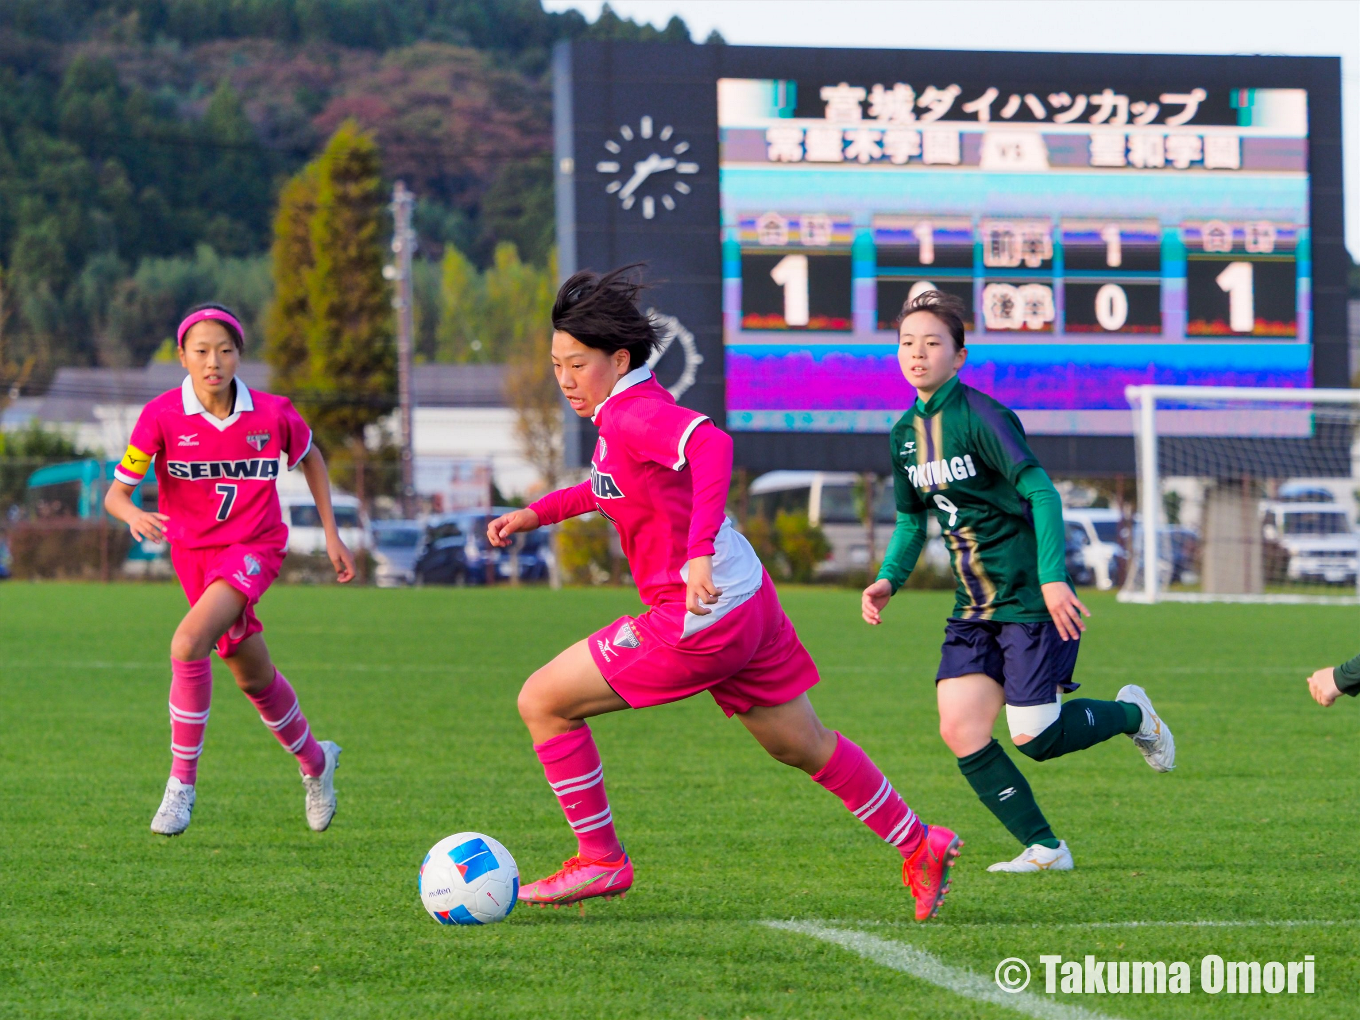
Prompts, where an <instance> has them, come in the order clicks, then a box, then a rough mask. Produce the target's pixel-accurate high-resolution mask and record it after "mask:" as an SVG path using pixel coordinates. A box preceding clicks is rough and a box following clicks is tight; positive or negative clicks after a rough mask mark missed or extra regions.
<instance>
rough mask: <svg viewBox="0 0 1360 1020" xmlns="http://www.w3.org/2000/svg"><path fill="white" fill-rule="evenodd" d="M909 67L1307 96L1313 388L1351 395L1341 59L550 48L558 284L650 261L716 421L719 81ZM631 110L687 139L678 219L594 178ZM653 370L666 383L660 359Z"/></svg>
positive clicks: (825, 466)
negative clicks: (687, 164)
mask: <svg viewBox="0 0 1360 1020" xmlns="http://www.w3.org/2000/svg"><path fill="white" fill-rule="evenodd" d="M907 67H909V68H910V72H911V75H912V77H913V79H916V78H922V79H928V80H937V81H942V80H945V79H948V80H951V81H952V80H955V79H969V78H971V79H982V78H985V79H987V80H988V81H990V82H995V83H997V84H1001V85H1005V84H1007V83H1010V82H1012V81H1014V82H1018V83H1024V82H1029V81H1032V80H1034V79H1035V78H1036V77H1045V78H1054V79H1060V80H1062V81H1063V82H1065V83H1068V82H1074V83H1076V84H1077V85H1078V86H1081V85H1084V84H1089V86H1090V87H1091V88H1093V89H1098V88H1102V87H1105V86H1106V85H1109V84H1118V85H1120V87H1127V88H1137V87H1139V86H1140V85H1143V84H1148V83H1153V82H1155V84H1156V85H1157V86H1158V87H1161V88H1166V89H1171V88H1184V89H1186V90H1188V89H1190V88H1192V87H1195V86H1199V87H1216V88H1222V89H1229V88H1247V87H1250V88H1294V89H1306V90H1307V92H1308V172H1309V189H1308V199H1309V227H1310V237H1311V245H1312V249H1311V254H1312V345H1313V380H1314V384H1315V385H1317V386H1323V387H1332V386H1348V385H1349V367H1348V357H1349V351H1348V338H1347V327H1346V274H1347V270H1348V268H1349V266H1350V259H1349V258H1348V256H1347V253H1346V248H1345V241H1344V222H1345V220H1344V197H1343V190H1342V150H1341V60H1340V58H1339V57H1279V56H1188V55H1134V54H1113V53H1100V54H1097V53H999V52H980V51H953V50H882V49H814V48H794V47H764V46H723V45H718V46H713V45H692V44H690V45H686V44H662V43H622V42H582V41H576V42H564V43H560V44H558V46H557V48H556V49H555V51H554V57H553V143H554V157H555V158H554V166H555V175H556V180H555V186H556V206H557V238H558V259H559V267H560V272H561V275H562V277H563V278H565V277H566V276H567V275H568V274H570V273H572V272H574V271H576V270H577V269H581V268H591V269H596V270H606V269H611V268H613V267H616V266H619V265H623V264H626V263H631V262H645V263H647V266H648V269H647V273H646V276H647V279H648V280H649V281H651V283H652V285H653V290H652V291H651V292H650V293H649V295H648V299H649V301H648V303H649V304H651V305H653V306H655V307H656V308H657V309H658V310H659V311H662V312H664V313H666V314H669V315H674V316H676V317H677V318H678V319H679V320H680V321H681V322H682V323H683V324H684V326H685V327H686V328H687V329H688V330H689V331H690V332H691V333H692V334H693V336H694V344H695V346H696V347H697V351H698V353H699V355H700V356H701V357H702V359H703V360H702V362H701V363H700V364H699V365H698V366H697V369H696V372H697V375H696V379H695V382H694V384H693V386H691V387H690V388H689V390H688V391H687V392H686V393H685V394H684V395H683V396H682V397H681V403H683V404H685V405H686V406H689V407H693V408H695V409H697V410H699V411H702V412H703V413H705V414H707V415H709V416H710V417H711V418H712V419H713V420H714V421H715V422H718V423H719V424H722V423H724V422H725V417H726V399H725V389H724V382H723V367H724V360H725V359H724V350H723V321H722V286H723V283H722V251H721V247H722V245H721V240H722V218H721V208H720V200H721V197H720V192H719V181H718V172H719V147H718V79H720V78H764V79H791V80H795V81H799V82H800V83H804V82H806V83H808V84H809V85H810V84H812V83H813V82H816V83H819V84H828V83H835V82H839V81H850V82H865V81H874V80H877V81H892V80H898V79H900V78H901V77H902V74H903V70H904V68H907ZM643 115H650V116H652V117H653V118H655V119H656V120H657V121H658V122H661V121H663V120H664V122H665V123H666V124H669V125H673V127H674V132H675V136H676V137H678V138H684V139H685V140H686V141H688V142H689V143H690V149H689V150H688V152H687V153H686V155H687V158H689V159H692V160H693V161H694V162H695V163H697V164H698V170H697V171H696V172H694V173H693V174H692V175H691V176H690V177H688V178H687V179H686V183H687V184H688V185H689V187H690V189H691V191H690V193H689V194H688V195H687V196H685V198H684V200H683V201H681V202H680V203H679V205H678V206H677V208H676V209H675V210H674V211H668V212H667V213H666V214H665V215H664V216H658V217H656V218H654V219H651V220H645V219H643V218H642V217H641V216H640V215H638V214H637V213H636V212H625V211H623V210H622V209H621V208H620V204H619V202H618V201H616V200H615V199H614V198H613V197H612V196H611V195H607V194H606V193H605V190H604V187H603V182H602V181H601V180H600V179H599V175H598V174H597V173H595V170H594V163H595V161H596V160H597V159H599V158H600V156H601V155H602V154H603V153H604V149H603V148H602V146H603V145H604V142H605V141H606V140H607V139H609V138H611V137H613V136H614V135H615V134H616V132H617V131H618V129H619V125H621V124H625V123H637V122H638V121H639V118H640V117H642V116H643ZM674 356H678V355H674ZM666 357H667V359H670V358H672V357H673V355H672V354H671V353H670V352H668V353H667V355H666ZM659 368H660V369H661V374H662V375H663V376H664V375H665V363H664V362H663V364H662V365H661V366H659ZM564 416H565V425H566V458H567V463H568V464H569V465H570V466H573V467H583V466H585V465H587V464H588V463H589V462H590V457H591V453H592V450H593V449H594V444H595V430H594V428H593V426H591V424H590V422H589V421H587V420H582V419H579V418H577V417H576V415H575V414H573V413H572V412H571V411H570V410H569V409H567V408H566V407H565V405H564ZM1031 438H1032V443H1033V446H1034V450H1035V453H1036V454H1037V455H1038V456H1039V457H1040V459H1041V460H1042V461H1043V462H1044V464H1045V466H1046V467H1047V468H1048V469H1049V470H1050V471H1051V472H1053V473H1054V474H1064V475H1084V476H1111V475H1117V474H1132V473H1133V471H1134V468H1135V462H1134V448H1133V440H1132V438H1131V437H1129V436H1110V435H1038V436H1033V437H1031ZM733 440H734V442H735V457H736V463H737V464H738V465H739V466H741V467H744V468H746V469H748V470H750V471H752V472H761V471H768V470H774V469H777V468H788V469H800V468H801V469H822V470H842V471H872V472H875V473H878V474H886V473H888V470H889V462H888V443H887V438H886V436H885V435H880V434H865V433H832V432H734V433H733Z"/></svg>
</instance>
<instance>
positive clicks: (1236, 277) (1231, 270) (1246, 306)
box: [1214, 262, 1256, 333]
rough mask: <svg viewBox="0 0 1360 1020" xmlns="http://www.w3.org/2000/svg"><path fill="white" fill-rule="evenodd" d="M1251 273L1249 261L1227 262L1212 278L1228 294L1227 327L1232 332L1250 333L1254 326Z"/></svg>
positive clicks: (1254, 306) (1254, 300)
mask: <svg viewBox="0 0 1360 1020" xmlns="http://www.w3.org/2000/svg"><path fill="white" fill-rule="evenodd" d="M1253 275H1254V274H1253V272H1252V265H1251V263H1250V262H1229V263H1228V265H1227V267H1226V268H1225V269H1224V270H1223V272H1221V273H1219V274H1218V276H1217V277H1216V278H1215V279H1214V282H1215V283H1217V284H1218V288H1219V290H1221V291H1223V292H1225V293H1226V294H1227V295H1228V328H1229V329H1231V330H1232V331H1233V332H1234V333H1250V332H1251V331H1252V330H1253V329H1255V328H1256V298H1255V294H1254V293H1253V287H1252V283H1253V280H1252V277H1253Z"/></svg>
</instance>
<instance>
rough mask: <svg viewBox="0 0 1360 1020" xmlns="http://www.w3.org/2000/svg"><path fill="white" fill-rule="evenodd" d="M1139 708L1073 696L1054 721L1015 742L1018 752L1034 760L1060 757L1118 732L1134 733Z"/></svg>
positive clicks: (1140, 715)
mask: <svg viewBox="0 0 1360 1020" xmlns="http://www.w3.org/2000/svg"><path fill="white" fill-rule="evenodd" d="M1142 722H1143V710H1142V709H1141V708H1139V707H1138V706H1137V705H1133V704H1130V703H1128V702H1126V701H1093V700H1091V699H1090V698H1077V699H1076V700H1075V701H1069V702H1067V703H1066V704H1064V705H1063V707H1062V714H1061V715H1059V716H1058V720H1057V722H1055V723H1053V725H1051V726H1049V727H1048V728H1047V729H1046V730H1044V732H1042V733H1040V734H1039V735H1038V736H1037V737H1035V738H1034V739H1033V740H1029V741H1026V742H1025V743H1023V744H1017V745H1016V748H1017V749H1018V750H1019V751H1020V753H1021V754H1023V755H1025V756H1027V757H1029V758H1033V759H1034V760H1035V761H1047V760H1048V759H1050V758H1061V757H1062V756H1063V755H1065V754H1071V753H1072V752H1073V751H1081V750H1083V749H1085V748H1088V747H1091V746H1092V745H1094V744H1099V743H1101V742H1102V741H1105V740H1109V739H1110V738H1111V737H1113V736H1115V735H1117V734H1120V733H1137V732H1138V727H1139V726H1140V725H1142Z"/></svg>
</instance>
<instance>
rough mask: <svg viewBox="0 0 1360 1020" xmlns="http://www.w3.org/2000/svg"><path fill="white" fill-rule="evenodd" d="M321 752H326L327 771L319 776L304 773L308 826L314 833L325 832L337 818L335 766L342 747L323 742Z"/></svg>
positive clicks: (328, 741)
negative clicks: (333, 819) (332, 820)
mask: <svg viewBox="0 0 1360 1020" xmlns="http://www.w3.org/2000/svg"><path fill="white" fill-rule="evenodd" d="M321 750H323V751H325V752H326V769H325V771H324V772H322V773H321V775H319V776H309V775H307V774H306V773H305V772H304V773H302V785H303V786H304V787H306V789H307V824H308V825H309V826H311V828H312V831H313V832H325V831H326V829H327V827H328V826H329V825H330V824H331V819H332V818H334V817H335V766H336V765H337V764H338V763H339V761H340V751H341V747H340V745H339V744H337V743H336V742H335V741H334V740H323V741H321Z"/></svg>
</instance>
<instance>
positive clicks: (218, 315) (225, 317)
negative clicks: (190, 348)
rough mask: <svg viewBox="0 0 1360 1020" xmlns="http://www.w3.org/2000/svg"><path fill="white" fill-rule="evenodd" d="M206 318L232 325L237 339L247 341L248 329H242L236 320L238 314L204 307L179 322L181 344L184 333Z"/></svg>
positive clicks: (179, 341) (178, 336)
mask: <svg viewBox="0 0 1360 1020" xmlns="http://www.w3.org/2000/svg"><path fill="white" fill-rule="evenodd" d="M205 319H212V320H214V321H216V322H220V323H222V324H223V325H224V326H228V327H230V328H231V329H232V330H233V331H234V332H235V333H236V337H237V339H238V340H240V341H241V343H242V344H244V343H245V340H246V331H245V330H244V329H242V328H241V324H240V323H239V322H237V321H236V316H234V315H232V314H231V312H224V311H222V309H220V308H204V309H202V310H201V311H197V312H194V313H193V314H191V315H189V316H187V317H186V318H185V320H184V321H183V322H181V323H180V324H179V333H178V334H177V335H176V340H177V342H178V343H179V346H181V347H183V346H184V334H185V333H187V332H189V329H190V327H192V326H194V325H196V324H198V323H200V322H203V321H204V320H205Z"/></svg>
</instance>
